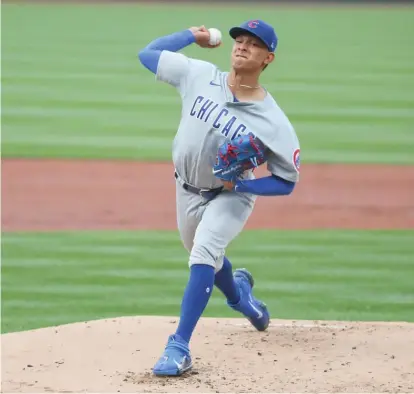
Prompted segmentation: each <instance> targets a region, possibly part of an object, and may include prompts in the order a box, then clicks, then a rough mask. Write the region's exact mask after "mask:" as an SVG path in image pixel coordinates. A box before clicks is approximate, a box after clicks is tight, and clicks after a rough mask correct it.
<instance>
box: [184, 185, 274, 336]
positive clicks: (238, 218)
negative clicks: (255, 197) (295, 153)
mask: <svg viewBox="0 0 414 394" xmlns="http://www.w3.org/2000/svg"><path fill="white" fill-rule="evenodd" d="M252 209H253V202H252V201H251V200H249V199H247V198H245V197H243V196H240V195H234V194H230V193H229V194H225V193H223V195H220V196H219V198H218V199H217V200H215V201H213V202H212V203H211V205H210V206H209V207H208V208H207V209H206V211H205V212H204V215H203V219H202V221H201V222H200V224H199V226H198V227H197V231H196V235H195V237H194V246H193V248H192V250H191V255H190V264H198V263H200V261H202V260H203V261H205V262H206V263H208V262H209V264H215V266H216V280H215V284H216V287H218V288H219V289H220V290H221V291H222V292H223V293H224V295H225V296H226V298H227V304H228V305H229V306H230V307H231V308H233V309H234V310H236V311H238V312H240V313H242V314H243V315H244V316H245V317H247V319H248V320H249V321H250V323H251V324H252V325H253V326H254V327H255V328H256V329H257V330H259V331H263V330H265V329H266V328H267V327H268V325H269V320H270V317H269V313H268V311H267V308H266V305H265V304H264V303H263V302H262V301H260V300H258V299H256V298H255V297H254V296H253V285H254V281H253V276H252V275H251V273H250V272H249V271H247V270H246V269H237V270H235V271H234V273H233V272H232V266H231V263H230V261H229V260H228V259H227V258H226V257H224V253H225V249H226V247H227V245H228V244H229V243H230V242H231V241H232V240H233V239H234V238H236V236H237V235H238V234H239V233H240V232H241V231H242V229H243V228H244V225H245V224H246V221H247V219H248V218H249V216H250V213H251V212H252Z"/></svg>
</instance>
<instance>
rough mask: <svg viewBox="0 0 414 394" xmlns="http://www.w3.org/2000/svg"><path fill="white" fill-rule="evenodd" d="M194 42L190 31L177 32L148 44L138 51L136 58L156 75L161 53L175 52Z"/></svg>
mask: <svg viewBox="0 0 414 394" xmlns="http://www.w3.org/2000/svg"><path fill="white" fill-rule="evenodd" d="M194 42H195V37H194V34H193V33H192V32H191V31H190V30H188V29H187V30H184V31H179V32H177V33H173V34H170V35H168V36H164V37H160V38H157V39H156V40H154V41H152V42H150V43H149V44H148V45H147V46H146V47H145V48H144V49H142V50H141V51H139V53H138V58H139V60H140V62H141V63H142V64H143V65H144V66H145V67H146V68H147V69H148V70H150V71H151V72H153V73H154V74H156V73H157V68H158V62H159V60H160V56H161V53H162V51H170V52H177V51H179V50H180V49H183V48H185V47H187V46H189V45H191V44H193V43H194Z"/></svg>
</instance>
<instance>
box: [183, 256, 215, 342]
mask: <svg viewBox="0 0 414 394" xmlns="http://www.w3.org/2000/svg"><path fill="white" fill-rule="evenodd" d="M213 286H214V267H212V266H211V265H205V264H195V265H192V266H191V269H190V279H189V281H188V283H187V287H186V289H185V292H184V296H183V301H182V303H181V315H180V323H179V324H178V328H177V331H176V334H178V335H179V336H180V337H181V338H183V339H184V340H185V341H187V342H190V338H191V335H192V334H193V331H194V329H195V327H196V325H197V322H198V320H199V319H200V317H201V315H202V314H203V312H204V309H205V307H206V306H207V304H208V300H209V299H210V296H211V293H212V291H213Z"/></svg>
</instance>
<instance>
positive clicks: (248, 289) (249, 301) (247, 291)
mask: <svg viewBox="0 0 414 394" xmlns="http://www.w3.org/2000/svg"><path fill="white" fill-rule="evenodd" d="M233 278H234V280H235V282H236V284H237V285H238V287H239V291H240V301H239V302H238V303H237V304H231V303H229V302H228V303H227V304H228V305H229V306H230V307H231V308H233V309H234V310H236V311H238V312H241V313H242V314H243V315H244V316H246V317H247V319H248V320H249V321H250V323H251V324H252V325H253V326H254V327H255V328H256V330H258V331H264V330H266V328H267V327H268V326H269V321H270V316H269V312H268V310H267V307H266V304H265V303H264V302H262V301H260V300H258V299H256V298H254V297H253V293H252V290H253V286H254V280H253V276H252V274H251V273H250V272H249V271H247V270H246V269H244V268H239V269H236V270H235V271H234V273H233Z"/></svg>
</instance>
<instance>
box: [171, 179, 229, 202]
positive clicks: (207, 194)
mask: <svg viewBox="0 0 414 394" xmlns="http://www.w3.org/2000/svg"><path fill="white" fill-rule="evenodd" d="M174 176H175V179H177V180H178V182H179V183H180V184H181V186H182V187H183V189H185V190H187V191H189V192H191V193H194V194H198V195H199V196H201V197H203V198H205V199H206V200H208V201H210V200H213V199H214V198H216V197H217V196H218V195H219V194H220V193H221V192H222V191H223V186H221V187H217V188H215V189H201V188H199V187H195V186H193V185H190V184H188V183H186V182H184V181H183V180H182V179H181V177H180V176H179V175H178V174H177V172H174Z"/></svg>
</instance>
